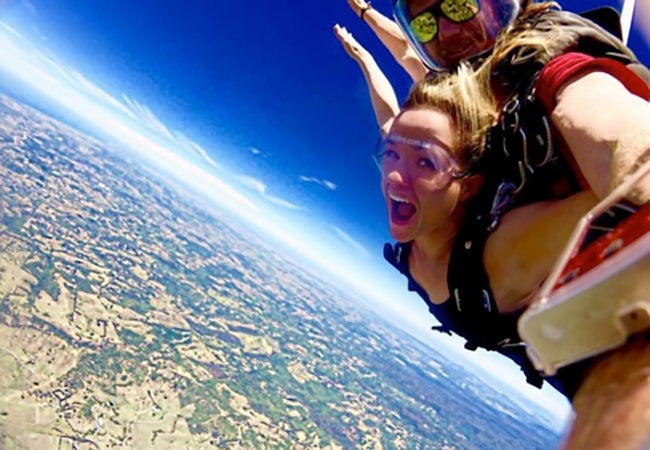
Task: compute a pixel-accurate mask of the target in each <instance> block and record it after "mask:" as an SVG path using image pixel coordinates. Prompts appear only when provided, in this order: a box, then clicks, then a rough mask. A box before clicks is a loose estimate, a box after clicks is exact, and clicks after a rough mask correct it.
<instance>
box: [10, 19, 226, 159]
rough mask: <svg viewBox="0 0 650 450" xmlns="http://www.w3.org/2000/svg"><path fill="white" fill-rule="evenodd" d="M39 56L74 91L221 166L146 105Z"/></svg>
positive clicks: (181, 148)
mask: <svg viewBox="0 0 650 450" xmlns="http://www.w3.org/2000/svg"><path fill="white" fill-rule="evenodd" d="M0 25H1V26H2V27H3V28H5V29H6V30H7V31H9V32H10V33H12V34H13V35H15V36H16V37H22V36H21V35H20V34H19V33H18V32H17V31H15V30H14V29H12V28H11V27H10V26H8V25H6V24H5V23H2V22H0ZM39 56H40V60H41V61H42V63H44V69H45V70H46V71H48V69H49V73H56V74H58V76H59V77H60V78H61V79H63V80H65V81H66V82H68V83H70V84H71V85H72V86H75V87H76V89H77V90H78V91H81V92H83V93H84V94H85V95H87V96H89V97H90V98H93V99H94V100H96V101H98V102H99V103H101V104H103V105H106V106H108V107H110V108H112V109H113V110H115V111H116V112H118V113H120V114H124V115H126V116H128V117H129V118H130V119H132V120H134V121H135V122H136V123H138V124H139V125H140V126H142V127H145V128H147V129H148V130H150V131H151V132H153V133H154V135H156V136H157V137H159V138H162V139H166V140H167V141H169V142H170V143H171V144H173V145H174V146H175V147H176V148H178V149H179V150H181V151H183V152H185V153H186V154H193V155H195V156H198V157H199V158H200V159H201V160H203V161H204V162H206V163H208V164H209V165H210V166H212V167H214V168H216V169H221V166H220V165H219V164H217V163H216V162H215V161H214V159H213V158H212V157H211V156H210V155H209V154H208V152H207V151H206V150H205V149H204V148H203V147H202V146H201V145H199V144H198V143H196V142H195V141H193V140H192V139H190V138H189V137H187V136H186V135H184V134H183V133H180V132H178V131H174V130H171V129H170V128H169V127H168V126H167V125H166V124H165V123H164V122H163V121H162V120H161V119H160V118H159V117H158V116H156V114H155V113H154V112H153V111H152V110H151V108H149V107H148V106H147V105H145V104H143V103H140V102H138V101H136V100H134V99H132V98H131V97H129V96H127V95H125V94H122V99H121V101H120V100H118V99H117V98H115V97H113V96H112V95H110V94H109V93H107V92H106V91H104V90H103V89H102V88H100V87H99V86H97V85H96V84H94V83H93V82H91V81H90V80H88V79H87V78H86V77H85V76H84V75H82V74H81V73H80V72H78V71H76V70H73V69H70V68H68V67H66V66H64V65H63V64H61V63H59V62H58V61H57V60H56V59H54V58H52V57H50V56H48V55H46V54H44V53H40V55H39Z"/></svg>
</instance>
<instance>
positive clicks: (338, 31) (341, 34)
mask: <svg viewBox="0 0 650 450" xmlns="http://www.w3.org/2000/svg"><path fill="white" fill-rule="evenodd" d="M334 34H335V35H336V37H337V38H338V39H339V40H340V41H341V42H344V41H347V40H348V37H351V36H352V34H350V32H349V31H348V30H347V28H345V27H342V26H341V25H339V24H338V23H337V24H336V25H334Z"/></svg>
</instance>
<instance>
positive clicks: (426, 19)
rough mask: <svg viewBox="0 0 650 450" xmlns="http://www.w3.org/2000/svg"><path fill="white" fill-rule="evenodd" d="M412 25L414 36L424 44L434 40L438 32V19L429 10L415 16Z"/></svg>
mask: <svg viewBox="0 0 650 450" xmlns="http://www.w3.org/2000/svg"><path fill="white" fill-rule="evenodd" d="M410 27H411V30H412V31H413V36H414V37H415V38H416V39H417V41H418V42H420V43H422V44H425V43H427V42H429V41H432V40H433V38H435V37H436V35H437V34H438V20H437V19H436V16H434V15H433V14H432V13H431V12H429V11H427V12H424V13H422V14H420V15H419V16H417V17H416V18H414V19H413V20H412V21H411V23H410Z"/></svg>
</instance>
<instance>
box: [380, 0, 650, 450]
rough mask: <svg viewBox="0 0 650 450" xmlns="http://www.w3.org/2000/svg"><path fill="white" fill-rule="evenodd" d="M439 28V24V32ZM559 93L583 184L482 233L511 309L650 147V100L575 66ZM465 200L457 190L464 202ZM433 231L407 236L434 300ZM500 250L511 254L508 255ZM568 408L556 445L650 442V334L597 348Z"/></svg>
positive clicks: (559, 120) (638, 445) (647, 190)
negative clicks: (570, 417)
mask: <svg viewBox="0 0 650 450" xmlns="http://www.w3.org/2000/svg"><path fill="white" fill-rule="evenodd" d="M425 1H426V0H425ZM414 3H415V2H414ZM419 3H422V2H419ZM641 3H643V2H641ZM373 29H374V28H373ZM375 32H376V33H377V34H378V36H380V38H381V35H380V34H379V33H378V32H377V31H375ZM446 33H447V32H446V31H444V30H442V34H446ZM382 41H383V39H382ZM396 58H397V57H396ZM556 101H557V104H556V107H555V109H554V110H553V111H552V114H551V120H552V122H553V127H554V133H557V134H558V135H559V136H561V137H562V138H563V140H564V142H565V143H566V144H567V147H568V151H570V152H571V154H572V155H573V157H574V158H575V160H576V162H577V165H578V167H579V169H580V171H581V172H582V175H584V178H585V179H586V180H587V182H588V184H589V186H590V190H589V191H585V192H584V193H580V194H577V195H576V196H573V197H571V198H569V199H567V200H562V201H558V200H553V201H550V202H544V203H543V204H536V205H528V206H526V207H523V208H518V209H516V210H513V211H511V212H509V213H508V214H506V216H505V217H504V218H503V220H502V223H501V225H500V227H499V228H498V229H497V231H495V232H494V233H493V235H492V236H491V237H490V238H489V240H488V242H487V245H486V250H485V255H484V259H485V266H486V270H487V272H488V275H489V277H490V281H491V286H492V288H493V291H494V293H495V297H496V300H497V304H498V307H499V310H500V311H510V310H514V309H517V308H519V307H522V306H525V305H527V304H528V303H529V302H530V301H531V300H533V299H534V295H535V292H536V289H537V287H538V286H539V284H540V283H541V281H542V280H543V279H544V277H545V276H546V275H547V274H548V270H549V268H550V266H551V264H552V261H553V259H554V257H555V256H556V255H558V254H559V250H560V249H561V248H562V246H563V244H564V242H566V239H567V236H568V230H569V229H573V226H574V225H575V223H576V221H577V220H578V218H579V217H580V216H581V215H582V214H583V213H584V212H585V211H586V210H588V209H590V208H591V206H592V205H594V204H595V202H596V201H598V200H600V199H602V198H604V197H605V196H606V195H607V194H608V193H609V192H611V191H612V190H613V189H614V188H615V187H616V186H618V185H620V184H621V183H622V182H623V181H624V180H625V179H626V177H627V176H628V175H629V174H631V173H634V171H635V170H637V169H638V168H639V167H640V166H641V164H643V163H644V162H647V161H648V159H649V156H650V127H648V124H649V123H650V105H649V104H648V101H647V99H641V98H639V97H636V96H634V95H632V94H631V93H630V92H629V91H627V89H625V87H624V86H623V85H622V84H621V83H620V82H619V81H618V80H616V79H615V78H613V77H611V76H610V75H607V74H605V73H603V72H588V73H582V74H580V76H578V77H576V78H574V79H572V80H569V81H568V82H567V83H566V84H565V85H564V86H563V87H561V88H560V90H559V91H558V92H557V95H556ZM466 190H467V191H471V189H467V188H466ZM461 192H462V189H461ZM630 199H631V200H633V201H636V202H637V203H644V202H647V201H648V200H650V177H646V179H645V180H644V181H643V182H642V183H641V184H640V186H638V188H637V189H636V190H635V191H634V193H633V195H631V196H630ZM462 203H463V202H462V199H460V198H459V201H458V208H460V210H461V211H462ZM423 204H424V203H423ZM455 211H456V210H454V211H453V212H450V214H449V218H450V221H452V222H458V223H460V221H462V212H459V213H456V212H455ZM423 223H424V222H423ZM391 231H392V228H391ZM540 236H543V237H544V238H543V239H540ZM394 237H396V238H398V237H402V238H404V237H405V236H402V235H394ZM433 237H435V234H431V233H424V234H422V235H417V236H415V237H413V239H414V241H413V243H414V244H413V251H412V253H411V255H410V258H411V259H410V261H409V263H410V267H411V268H412V274H413V276H414V278H415V280H416V281H418V283H420V284H421V285H422V287H423V288H424V289H425V290H426V291H427V292H428V293H429V295H430V297H431V299H432V300H433V301H435V302H441V301H444V300H445V299H446V298H447V296H448V292H447V291H446V273H447V261H448V251H449V239H451V238H450V236H446V237H445V235H444V234H443V235H440V234H439V235H438V238H441V240H436V239H433V241H434V242H436V243H437V244H438V245H433V244H432V243H431V242H432V238H433ZM443 237H444V238H445V239H446V240H445V239H442V238H443ZM511 239H512V241H511ZM510 242H512V245H510V244H509V243H510ZM504 254H507V255H508V258H507V261H504V259H505V258H503V255H504ZM513 274H515V275H513ZM573 407H574V409H575V412H576V419H575V422H574V424H573V426H572V429H571V431H570V433H569V435H568V436H567V440H566V442H565V443H564V447H563V448H565V449H570V450H574V449H585V448H589V449H591V450H595V449H599V450H609V449H612V450H613V449H616V450H619V449H629V450H637V449H647V448H650V413H649V412H648V411H650V343H648V340H647V339H646V340H644V339H637V340H632V341H631V342H629V343H628V344H626V345H625V346H623V347H621V348H619V349H617V350H615V351H612V352H609V353H607V354H604V355H601V356H599V358H598V361H597V362H596V363H595V364H594V366H592V367H591V369H590V370H589V371H588V372H587V373H586V375H585V379H584V381H583V384H582V386H581V387H580V390H579V391H578V393H577V394H576V396H575V397H574V399H573Z"/></svg>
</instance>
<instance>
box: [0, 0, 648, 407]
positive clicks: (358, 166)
mask: <svg viewBox="0 0 650 450" xmlns="http://www.w3.org/2000/svg"><path fill="white" fill-rule="evenodd" d="M642 1H643V0H641V1H638V3H639V4H640V3H641V2H642ZM563 4H564V6H565V8H566V9H570V10H586V9H590V8H592V7H594V6H599V5H602V4H603V2H595V1H575V0H574V1H572V2H564V3H563ZM609 4H611V5H613V6H616V7H619V4H618V2H617V1H616V0H611V1H610V2H609ZM314 5H315V4H311V3H309V2H298V1H295V0H294V1H287V0H279V1H275V2H267V1H262V0H255V1H252V2H241V1H231V2H225V1H217V2H215V1H212V2H210V1H207V0H184V1H182V2H181V1H169V0H160V1H151V0H142V1H137V2H127V1H123V0H93V1H92V2H88V1H77V0H58V1H56V2H51V1H44V0H5V1H3V2H2V1H0V21H2V23H3V24H4V25H3V26H2V27H0V38H1V39H3V40H2V42H0V73H2V74H3V75H2V77H1V78H0V83H1V85H0V87H4V88H5V89H6V90H9V91H11V92H14V93H18V94H21V95H22V96H23V97H26V98H29V99H30V100H31V101H32V102H37V101H38V102H41V101H42V104H43V105H45V106H46V107H48V108H49V110H50V111H54V112H60V113H61V114H63V115H66V116H68V117H70V118H72V119H73V120H77V121H79V120H81V118H83V120H85V121H86V122H85V125H88V124H90V125H92V126H94V127H95V129H96V130H98V131H99V132H101V133H104V134H105V135H110V136H111V137H112V138H113V139H114V140H116V141H118V142H121V143H127V144H128V145H131V146H133V147H134V148H136V147H137V148H139V149H140V150H142V149H147V152H149V153H148V155H141V156H143V157H145V159H146V157H149V158H150V159H151V160H155V161H156V164H158V165H159V167H160V168H162V169H165V170H167V171H169V172H173V173H175V174H176V175H177V176H179V177H180V178H182V179H185V180H186V181H187V182H188V183H189V184H191V186H192V187H193V188H195V189H196V190H198V191H202V192H203V193H204V194H206V195H207V196H208V197H209V198H211V199H213V200H214V201H215V202H218V203H220V204H221V205H222V206H226V207H228V208H229V209H230V210H232V211H235V212H236V213H237V214H239V215H241V216H243V217H244V218H246V219H248V220H249V221H251V222H253V223H254V224H255V225H257V226H260V227H261V228H264V229H267V230H268V231H269V232H270V234H271V235H273V236H275V237H276V238H277V239H279V240H280V241H282V242H284V243H286V244H288V245H289V246H291V247H293V248H294V249H296V251H298V252H301V253H303V254H305V255H306V256H307V257H309V258H310V259H311V260H313V261H315V262H316V263H317V264H319V265H320V266H327V267H328V268H329V269H330V270H331V272H332V273H333V274H334V275H337V276H343V277H347V280H348V281H349V282H351V283H353V284H355V286H357V287H359V288H360V290H364V289H365V292H370V294H371V295H370V297H372V298H374V299H380V300H379V301H380V303H381V302H383V303H382V307H383V308H385V309H386V310H387V311H395V307H396V306H399V308H398V309H399V311H400V312H401V313H402V314H403V315H404V316H405V317H404V318H405V320H406V321H408V320H412V322H411V323H413V324H414V325H413V327H415V328H412V329H414V330H415V333H416V334H419V335H422V336H424V335H426V336H430V334H431V333H430V332H429V331H428V328H429V326H430V324H431V322H432V320H431V319H430V318H429V317H428V316H427V314H426V310H425V308H424V306H423V305H422V304H421V302H420V301H419V300H418V299H417V298H414V296H408V295H407V294H405V292H404V291H405V283H404V281H403V279H402V278H401V277H400V276H399V275H398V274H396V273H394V272H393V270H392V269H391V268H389V267H387V265H386V264H385V263H384V261H383V259H382V257H381V248H382V245H383V243H384V242H385V241H386V240H388V239H389V236H388V233H387V227H386V224H385V213H384V206H383V201H382V199H381V194H380V191H379V188H378V185H379V174H378V172H377V170H376V169H375V167H374V165H373V163H372V160H371V158H370V154H371V152H372V150H373V148H374V145H375V144H376V142H377V139H378V132H377V127H376V125H375V121H374V116H373V113H372V109H371V105H370V101H369V99H368V96H367V90H366V86H365V83H364V80H363V77H362V75H361V73H360V72H359V70H358V68H357V66H356V63H354V62H353V61H352V60H350V59H349V58H348V57H347V55H346V54H345V53H344V51H343V50H342V48H341V47H340V45H339V43H338V41H337V40H336V38H335V37H334V35H333V33H332V27H333V25H334V24H335V23H340V24H342V25H345V26H347V27H348V29H349V30H350V31H352V32H353V34H354V35H355V36H356V37H357V39H358V40H359V41H360V42H361V43H362V44H363V45H365V46H366V47H367V48H368V49H369V50H371V51H372V52H373V54H374V55H375V57H376V59H377V60H378V62H379V64H380V66H381V67H382V68H383V69H384V70H385V71H386V73H387V75H388V77H389V78H390V79H391V80H392V82H393V84H394V86H395V88H396V90H397V92H398V96H399V97H400V98H403V97H404V95H405V94H406V92H407V90H408V87H409V80H408V78H407V76H406V74H405V73H403V72H402V71H401V69H400V68H399V66H398V65H397V64H396V63H395V62H394V61H393V60H392V59H391V57H390V55H389V54H388V53H387V52H386V51H385V50H384V49H383V47H381V45H380V44H379V42H378V41H377V39H376V38H375V37H374V36H373V35H372V34H371V32H370V31H369V30H368V29H367V28H366V27H365V26H364V24H363V23H362V22H361V21H360V20H359V19H358V18H357V17H356V16H355V15H354V14H353V13H352V12H351V11H350V9H349V7H348V5H347V1H346V0H329V1H327V2H318V7H316V6H314ZM373 6H374V7H375V8H378V9H379V10H381V11H383V12H385V13H388V12H389V10H390V2H389V1H388V0H384V1H380V0H377V1H375V2H374V3H373ZM637 22H638V23H637V29H635V30H633V32H632V34H631V37H630V45H631V46H632V48H633V49H635V50H636V51H637V54H638V55H639V56H640V57H641V59H642V60H643V61H645V63H646V64H649V63H650V55H649V52H648V41H645V40H644V39H643V37H642V36H641V33H640V32H639V30H638V28H639V23H640V21H637ZM10 43H11V45H10ZM62 106H65V108H63V107H62ZM66 108H67V109H66ZM58 110H60V111H58ZM350 274H353V275H352V276H350ZM377 280H381V283H378V282H377ZM432 339H434V341H435V342H442V341H439V340H438V339H439V338H433V337H432ZM443 345H447V341H445V344H443ZM454 345H455V344H454ZM479 355H481V354H479ZM479 359H480V360H481V361H483V362H484V363H485V364H486V365H487V366H490V364H493V363H491V362H490V361H488V360H486V359H485V355H481V356H480V358H479ZM486 361H487V362H486ZM494 364H496V365H497V366H498V363H494ZM495 367H496V366H495ZM499 367H500V366H499ZM513 373H514V376H515V377H517V376H518V374H517V373H516V370H514V371H513ZM520 389H525V387H524V388H522V387H520ZM549 395H550V394H549Z"/></svg>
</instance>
